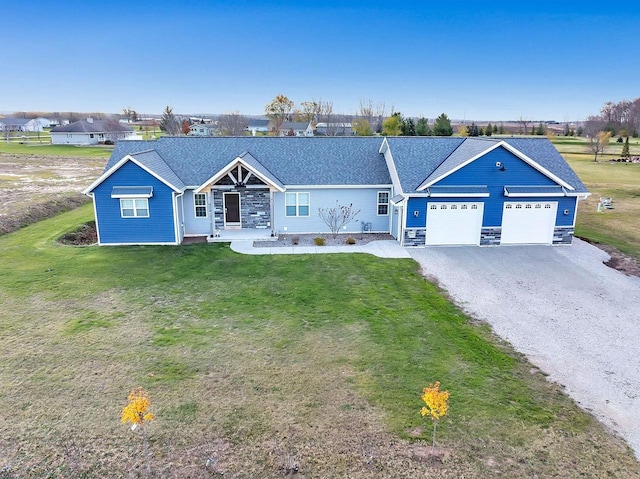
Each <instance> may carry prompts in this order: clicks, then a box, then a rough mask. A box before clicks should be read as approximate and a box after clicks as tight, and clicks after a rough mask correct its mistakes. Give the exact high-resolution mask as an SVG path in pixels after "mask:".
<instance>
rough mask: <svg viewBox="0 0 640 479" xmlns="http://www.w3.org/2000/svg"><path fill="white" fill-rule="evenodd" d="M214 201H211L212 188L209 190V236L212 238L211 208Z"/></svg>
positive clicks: (212, 214) (213, 231) (212, 213)
mask: <svg viewBox="0 0 640 479" xmlns="http://www.w3.org/2000/svg"><path fill="white" fill-rule="evenodd" d="M213 205H214V201H213V190H212V189H211V190H209V213H210V214H209V237H210V238H213V234H214V233H215V228H214V224H213V221H214V220H213V217H214V214H215V211H214V209H213Z"/></svg>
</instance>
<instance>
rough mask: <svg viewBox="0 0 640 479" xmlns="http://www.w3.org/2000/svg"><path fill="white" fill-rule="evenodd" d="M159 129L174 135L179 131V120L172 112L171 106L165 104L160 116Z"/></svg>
mask: <svg viewBox="0 0 640 479" xmlns="http://www.w3.org/2000/svg"><path fill="white" fill-rule="evenodd" d="M160 129H161V130H162V131H164V132H165V133H166V134H167V135H169V136H176V135H178V134H179V133H180V122H179V121H178V119H177V118H176V116H175V115H174V114H173V108H171V107H170V106H167V107H166V108H165V109H164V112H162V117H161V118H160Z"/></svg>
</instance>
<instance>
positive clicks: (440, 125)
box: [433, 113, 453, 136]
mask: <svg viewBox="0 0 640 479" xmlns="http://www.w3.org/2000/svg"><path fill="white" fill-rule="evenodd" d="M433 134H434V135H435V136H451V135H453V128H452V127H451V120H449V117H448V116H447V115H445V114H444V113H443V114H441V115H440V116H439V117H438V118H436V121H435V122H434V123H433Z"/></svg>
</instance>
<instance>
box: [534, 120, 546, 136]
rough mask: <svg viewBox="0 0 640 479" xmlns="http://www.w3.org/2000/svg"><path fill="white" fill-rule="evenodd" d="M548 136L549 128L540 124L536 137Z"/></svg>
mask: <svg viewBox="0 0 640 479" xmlns="http://www.w3.org/2000/svg"><path fill="white" fill-rule="evenodd" d="M546 134H547V127H546V126H545V124H544V123H542V122H540V123H538V128H537V129H536V135H538V136H543V135H546Z"/></svg>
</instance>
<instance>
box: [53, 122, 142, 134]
mask: <svg viewBox="0 0 640 479" xmlns="http://www.w3.org/2000/svg"><path fill="white" fill-rule="evenodd" d="M113 131H133V128H131V127H130V126H127V125H123V124H121V123H120V122H118V121H115V120H93V123H91V122H88V121H87V120H80V121H74V122H73V123H69V124H68V125H62V126H56V127H53V128H52V129H51V132H52V133H105V132H113Z"/></svg>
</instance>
